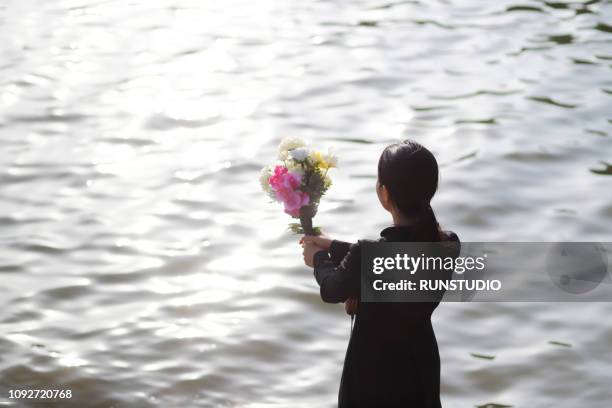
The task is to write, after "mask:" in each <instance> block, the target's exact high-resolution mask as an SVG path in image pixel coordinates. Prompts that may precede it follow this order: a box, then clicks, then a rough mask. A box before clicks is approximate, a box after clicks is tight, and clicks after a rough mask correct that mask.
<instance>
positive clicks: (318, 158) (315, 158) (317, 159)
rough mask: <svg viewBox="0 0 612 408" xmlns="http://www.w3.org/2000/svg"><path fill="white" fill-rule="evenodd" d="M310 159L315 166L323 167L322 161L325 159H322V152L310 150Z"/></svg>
mask: <svg viewBox="0 0 612 408" xmlns="http://www.w3.org/2000/svg"><path fill="white" fill-rule="evenodd" d="M310 161H311V162H312V164H313V165H314V166H315V167H321V168H325V167H323V166H322V164H323V162H324V161H325V160H323V154H322V153H321V152H320V151H318V150H313V151H311V152H310Z"/></svg>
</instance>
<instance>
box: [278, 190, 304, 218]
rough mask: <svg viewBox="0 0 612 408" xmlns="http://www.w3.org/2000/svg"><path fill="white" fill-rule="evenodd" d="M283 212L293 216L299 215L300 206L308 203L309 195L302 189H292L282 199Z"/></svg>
mask: <svg viewBox="0 0 612 408" xmlns="http://www.w3.org/2000/svg"><path fill="white" fill-rule="evenodd" d="M283 203H285V212H286V213H287V214H289V215H291V216H293V217H298V216H299V215H300V208H302V207H303V206H305V205H308V204H309V203H310V196H309V195H308V193H305V192H303V191H293V192H292V193H291V194H288V195H287V196H286V197H285V200H283Z"/></svg>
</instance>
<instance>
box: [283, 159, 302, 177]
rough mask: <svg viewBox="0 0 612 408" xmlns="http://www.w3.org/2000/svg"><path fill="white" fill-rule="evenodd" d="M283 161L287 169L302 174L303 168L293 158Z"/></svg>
mask: <svg viewBox="0 0 612 408" xmlns="http://www.w3.org/2000/svg"><path fill="white" fill-rule="evenodd" d="M285 163H286V166H287V169H289V171H291V172H293V173H298V174H301V175H304V168H303V167H302V165H301V164H300V163H298V162H296V161H295V160H287V161H286V162H285Z"/></svg>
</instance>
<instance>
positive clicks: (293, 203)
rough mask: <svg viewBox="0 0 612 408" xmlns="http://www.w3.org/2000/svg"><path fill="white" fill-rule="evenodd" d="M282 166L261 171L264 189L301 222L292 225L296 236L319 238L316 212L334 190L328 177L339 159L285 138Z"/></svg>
mask: <svg viewBox="0 0 612 408" xmlns="http://www.w3.org/2000/svg"><path fill="white" fill-rule="evenodd" d="M278 159H279V162H278V163H277V164H276V165H274V166H266V167H264V168H263V169H262V170H261V176H260V182H261V187H262V189H263V190H264V192H265V193H266V194H268V195H269V196H270V198H272V199H273V200H275V201H278V202H281V203H283V204H284V207H285V213H287V214H289V215H290V216H292V217H293V218H299V219H300V222H299V223H292V224H289V229H290V230H291V231H293V232H295V233H297V234H301V233H303V234H306V235H318V234H319V233H320V229H319V228H313V226H312V218H313V217H314V216H315V214H316V212H317V207H318V205H319V201H320V200H321V197H322V196H323V195H324V194H325V192H326V191H327V189H328V188H329V187H330V186H331V179H330V178H329V176H328V175H327V173H328V171H329V169H330V168H332V167H336V166H337V162H338V159H337V158H336V156H335V155H334V154H333V153H332V152H331V151H329V152H328V153H326V154H324V153H322V152H320V151H317V150H312V149H310V148H308V147H307V146H306V143H304V141H303V140H301V139H299V138H285V139H283V140H282V141H281V143H280V145H279V146H278Z"/></svg>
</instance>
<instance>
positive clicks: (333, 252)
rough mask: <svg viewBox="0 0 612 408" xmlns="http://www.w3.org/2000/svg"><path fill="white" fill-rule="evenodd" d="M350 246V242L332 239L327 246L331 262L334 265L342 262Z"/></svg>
mask: <svg viewBox="0 0 612 408" xmlns="http://www.w3.org/2000/svg"><path fill="white" fill-rule="evenodd" d="M350 248H351V243H350V242H344V241H339V240H337V239H334V240H333V241H332V243H331V246H330V247H329V255H330V258H331V261H332V262H333V264H334V265H336V266H338V265H340V262H342V260H343V259H344V257H345V256H346V254H348V251H349V249H350Z"/></svg>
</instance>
